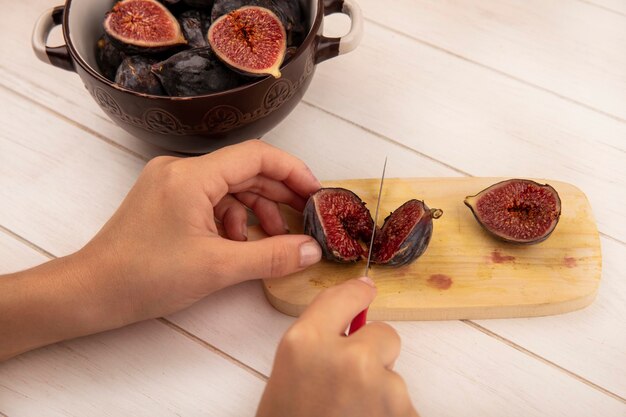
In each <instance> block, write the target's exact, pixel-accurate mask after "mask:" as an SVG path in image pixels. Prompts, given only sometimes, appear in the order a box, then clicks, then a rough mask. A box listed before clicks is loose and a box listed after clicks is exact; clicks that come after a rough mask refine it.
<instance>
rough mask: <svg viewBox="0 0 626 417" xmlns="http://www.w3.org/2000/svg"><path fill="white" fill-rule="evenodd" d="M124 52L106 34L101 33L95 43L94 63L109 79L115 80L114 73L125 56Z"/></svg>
mask: <svg viewBox="0 0 626 417" xmlns="http://www.w3.org/2000/svg"><path fill="white" fill-rule="evenodd" d="M126 56H127V55H126V54H125V53H124V52H123V51H121V50H120V49H119V48H117V47H116V46H115V45H113V43H111V40H110V39H109V37H108V36H106V35H103V36H101V37H100V39H98V42H97V43H96V63H97V64H98V67H99V68H100V71H101V72H102V74H103V75H104V76H105V77H107V78H108V79H109V80H111V81H114V80H115V73H116V72H117V68H118V67H119V66H120V64H121V63H122V61H123V60H124V59H125V58H126Z"/></svg>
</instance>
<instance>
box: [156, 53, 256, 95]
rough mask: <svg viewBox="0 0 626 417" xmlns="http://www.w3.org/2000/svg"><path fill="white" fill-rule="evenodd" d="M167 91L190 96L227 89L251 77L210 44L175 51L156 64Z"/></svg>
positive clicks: (159, 76) (157, 74)
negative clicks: (234, 68)
mask: <svg viewBox="0 0 626 417" xmlns="http://www.w3.org/2000/svg"><path fill="white" fill-rule="evenodd" d="M152 72H153V73H154V74H155V75H156V76H157V77H158V78H159V80H160V81H161V85H162V86H163V88H164V89H165V92H166V93H167V94H168V95H170V96H177V97H187V96H197V95H202V94H210V93H215V92H218V91H224V90H228V89H231V88H235V87H237V86H239V85H242V84H244V83H245V82H246V81H247V80H246V79H245V78H244V77H242V76H241V75H239V74H237V73H235V72H233V71H231V70H230V69H228V68H227V67H226V66H224V64H222V63H221V62H220V60H219V59H218V58H217V57H216V56H215V54H214V53H213V51H211V48H210V47H206V48H195V49H189V50H186V51H182V52H179V53H177V54H175V55H172V56H171V57H170V58H168V59H166V60H165V61H162V62H159V63H156V64H154V65H153V66H152Z"/></svg>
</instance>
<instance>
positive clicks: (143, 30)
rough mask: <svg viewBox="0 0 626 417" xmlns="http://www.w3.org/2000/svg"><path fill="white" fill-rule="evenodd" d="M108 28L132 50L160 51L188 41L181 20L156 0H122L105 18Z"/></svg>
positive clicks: (118, 41)
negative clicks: (181, 26) (180, 23)
mask: <svg viewBox="0 0 626 417" xmlns="http://www.w3.org/2000/svg"><path fill="white" fill-rule="evenodd" d="M104 31H105V32H106V34H107V35H108V36H109V37H110V38H111V40H112V41H114V42H115V43H116V44H118V45H119V46H120V47H121V48H123V49H124V50H126V51H128V52H135V53H157V52H162V51H164V50H167V49H170V48H173V47H176V46H181V45H185V44H186V43H187V41H186V40H185V37H184V36H183V33H182V31H181V28H180V25H179V24H178V21H177V20H176V18H175V17H174V15H172V13H170V11H169V10H168V9H167V8H166V7H165V6H164V5H163V4H161V3H159V2H158V1H156V0H122V1H120V2H118V3H116V4H115V6H113V9H111V11H109V12H108V13H107V14H106V17H105V18H104Z"/></svg>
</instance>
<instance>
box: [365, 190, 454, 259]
mask: <svg viewBox="0 0 626 417" xmlns="http://www.w3.org/2000/svg"><path fill="white" fill-rule="evenodd" d="M410 208H413V211H412V216H410V217H409V218H403V217H402V216H403V214H402V213H403V212H406V210H408V209H410ZM442 215H443V211H441V210H440V209H430V208H428V206H427V205H426V204H424V202H423V201H419V200H409V201H407V202H406V203H404V204H403V205H401V206H400V207H398V208H397V209H396V210H395V211H394V212H393V213H391V214H390V215H389V216H387V218H386V219H385V222H384V223H383V226H382V227H381V228H380V230H377V231H376V236H375V237H374V247H373V248H372V262H373V263H375V264H380V265H386V266H393V267H398V266H403V265H406V264H409V263H411V262H413V261H414V260H416V259H417V258H419V257H420V256H421V255H422V254H423V253H424V251H426V248H427V247H428V244H429V243H430V239H431V237H432V234H433V219H438V218H439V217H441V216H442ZM398 226H405V228H406V226H411V227H410V228H409V230H408V231H406V230H404V232H403V236H402V235H400V237H402V239H400V240H399V241H395V240H396V239H390V238H389V234H390V232H391V234H392V235H397V234H398ZM394 243H395V244H394ZM392 244H393V247H389V245H392Z"/></svg>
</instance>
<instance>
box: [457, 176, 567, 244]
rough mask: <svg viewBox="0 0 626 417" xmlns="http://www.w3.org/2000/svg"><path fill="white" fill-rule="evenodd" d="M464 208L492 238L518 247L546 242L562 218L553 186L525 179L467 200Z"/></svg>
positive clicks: (499, 184) (510, 182)
mask: <svg viewBox="0 0 626 417" xmlns="http://www.w3.org/2000/svg"><path fill="white" fill-rule="evenodd" d="M465 205H467V206H468V207H469V208H470V209H471V210H472V213H473V214H474V217H475V218H476V220H477V221H478V223H479V224H480V225H481V226H482V227H483V228H484V229H485V230H487V231H488V232H489V233H490V234H491V235H493V236H495V237H496V238H498V239H501V240H504V241H506V242H511V243H520V244H533V243H539V242H542V241H544V240H546V239H547V238H548V236H550V234H551V233H552V232H553V231H554V229H555V227H556V225H557V223H558V222H559V217H560V215H561V199H560V198H559V194H558V193H557V192H556V190H555V189H554V188H553V187H552V186H550V185H548V184H539V183H537V182H535V181H531V180H524V179H511V180H506V181H502V182H499V183H496V184H494V185H492V186H490V187H488V188H486V189H484V190H483V191H481V192H479V193H478V194H476V195H473V196H468V197H466V198H465Z"/></svg>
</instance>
